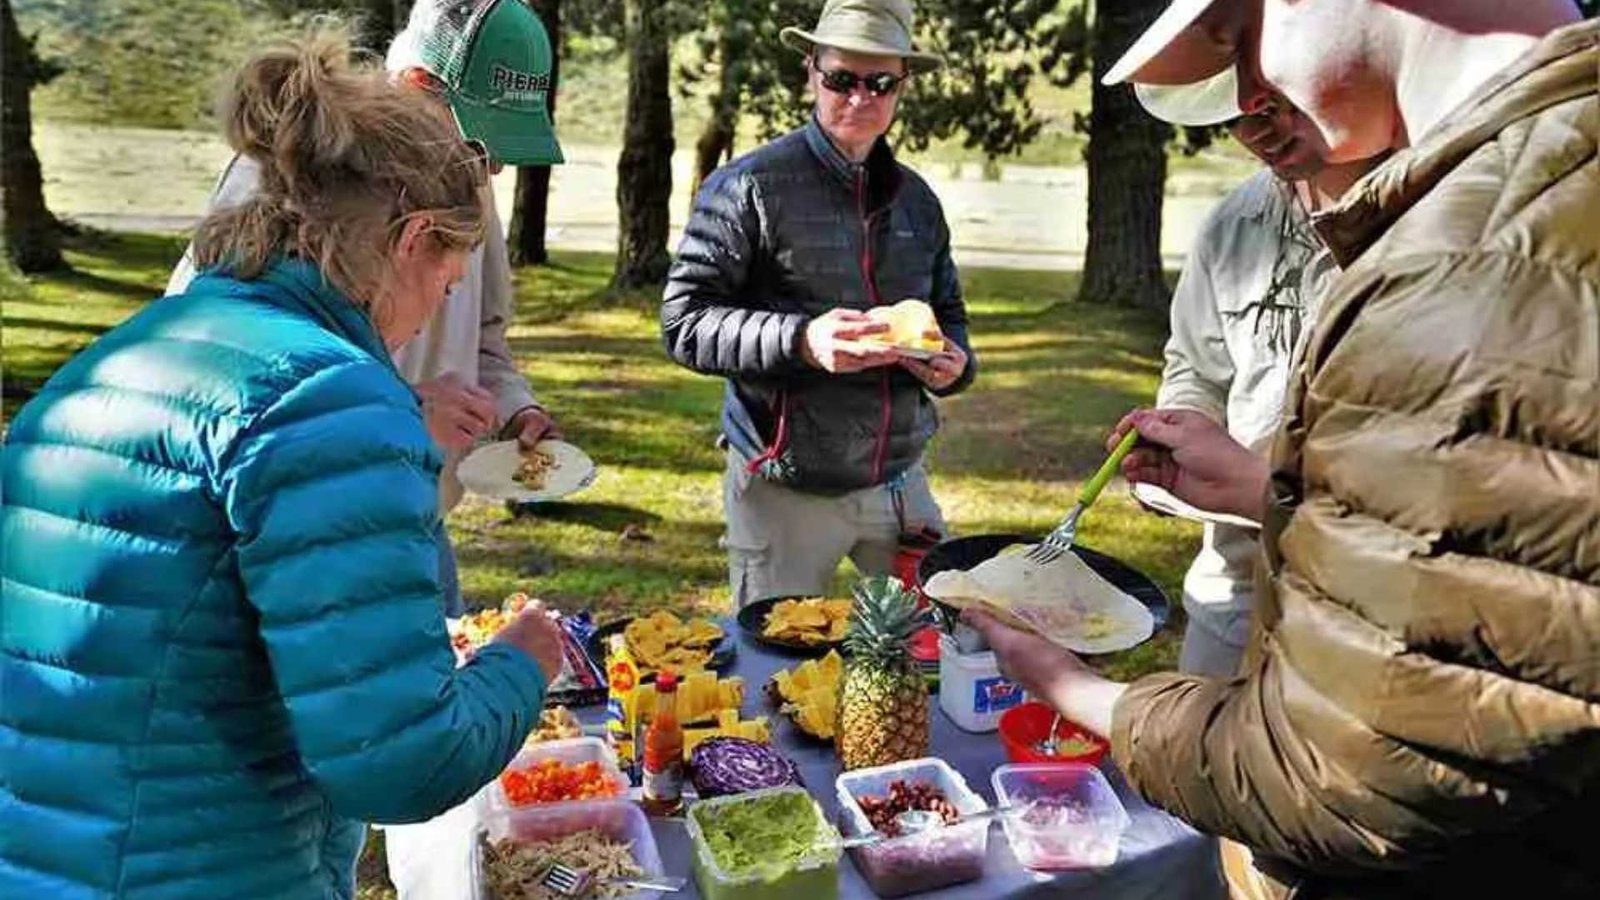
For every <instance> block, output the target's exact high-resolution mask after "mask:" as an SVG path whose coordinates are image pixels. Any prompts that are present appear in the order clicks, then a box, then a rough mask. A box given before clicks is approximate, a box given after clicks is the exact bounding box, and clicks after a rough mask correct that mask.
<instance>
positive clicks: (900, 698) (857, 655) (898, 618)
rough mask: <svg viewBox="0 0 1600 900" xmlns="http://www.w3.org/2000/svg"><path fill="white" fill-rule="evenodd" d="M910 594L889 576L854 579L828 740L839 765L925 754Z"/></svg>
mask: <svg viewBox="0 0 1600 900" xmlns="http://www.w3.org/2000/svg"><path fill="white" fill-rule="evenodd" d="M918 626H919V622H918V619H917V600H916V596H915V595H914V594H912V593H911V592H910V591H908V590H906V589H905V587H903V586H902V585H901V584H900V582H899V581H898V580H896V579H893V578H869V579H866V580H864V581H862V582H861V583H860V584H858V585H856V589H855V608H854V609H853V610H852V611H851V614H850V629H849V631H848V632H847V633H846V635H845V638H844V649H845V654H846V656H847V657H848V662H847V663H846V664H845V670H844V678H843V679H841V681H840V683H839V727H838V728H837V729H836V731H835V742H836V744H837V746H838V750H839V759H840V761H841V762H842V763H843V764H844V768H845V769H846V770H849V769H860V768H865V767H867V766H881V765H886V764H888V763H893V762H900V761H901V760H907V759H917V758H919V757H923V756H927V755H928V685H927V682H926V681H925V680H924V679H923V676H922V672H921V670H920V669H919V668H918V666H917V662H916V660H914V659H912V657H911V634H912V632H914V631H916V629H917V628H918Z"/></svg>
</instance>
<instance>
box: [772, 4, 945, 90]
mask: <svg viewBox="0 0 1600 900" xmlns="http://www.w3.org/2000/svg"><path fill="white" fill-rule="evenodd" d="M915 25H916V12H915V11H914V10H913V9H912V8H911V0H828V2H827V4H826V5H824V6H823V7H822V15H821V16H818V17H817V27H816V28H814V29H812V30H811V31H804V30H802V29H800V28H796V27H795V26H793V25H791V26H789V27H788V28H785V29H783V31H781V32H779V33H778V37H779V39H780V40H782V41H783V42H784V43H785V44H787V45H788V46H790V47H792V48H794V49H796V50H799V51H800V52H801V53H810V52H811V51H812V49H813V48H815V47H819V46H820V47H832V48H834V49H836V50H848V51H850V52H852V53H866V54H871V55H873V56H898V57H900V58H902V59H904V60H905V61H906V71H908V72H913V73H915V72H932V71H934V70H935V69H938V68H939V67H940V66H943V65H944V60H942V59H940V58H939V57H938V56H937V55H935V54H932V53H923V52H922V51H920V50H917V49H916V48H915V47H913V46H912V43H911V33H912V31H913V29H914V27H915Z"/></svg>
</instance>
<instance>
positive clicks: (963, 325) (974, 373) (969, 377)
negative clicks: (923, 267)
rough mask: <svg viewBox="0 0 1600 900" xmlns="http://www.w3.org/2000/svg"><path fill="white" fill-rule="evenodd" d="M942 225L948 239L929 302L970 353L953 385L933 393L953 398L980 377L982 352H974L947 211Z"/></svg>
mask: <svg viewBox="0 0 1600 900" xmlns="http://www.w3.org/2000/svg"><path fill="white" fill-rule="evenodd" d="M939 225H940V230H941V231H942V232H943V236H944V240H943V242H942V243H941V244H940V247H939V253H938V255H937V256H936V257H935V258H934V262H933V290H932V292H931V293H930V295H929V298H928V305H929V306H931V307H932V308H933V315H934V318H936V319H937V320H938V321H939V330H940V331H942V332H944V335H945V337H947V338H949V339H950V340H952V341H954V342H955V343H956V345H957V346H959V347H960V348H961V349H962V351H963V352H965V353H966V354H967V368H966V370H965V371H963V372H962V373H961V377H960V378H957V379H956V380H955V382H954V383H952V384H951V385H950V386H949V387H947V388H945V389H944V390H942V391H934V392H933V393H934V394H936V395H937V396H940V397H952V396H954V395H956V394H959V393H961V392H962V391H964V390H966V389H967V388H968V387H970V386H971V385H972V382H973V379H975V378H977V377H978V355H977V354H976V353H974V352H973V351H972V341H971V339H970V338H969V337H968V335H967V305H966V303H965V301H963V300H962V297H961V275H960V273H959V272H957V271H956V263H955V259H954V258H953V257H952V256H951V255H950V230H949V228H948V227H946V226H945V224H944V213H943V211H940V213H939Z"/></svg>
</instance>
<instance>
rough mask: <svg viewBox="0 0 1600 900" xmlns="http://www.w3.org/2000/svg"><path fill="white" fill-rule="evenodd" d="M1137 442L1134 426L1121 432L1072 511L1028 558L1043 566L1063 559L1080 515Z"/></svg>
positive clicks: (1029, 552) (1137, 435)
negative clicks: (1120, 437)
mask: <svg viewBox="0 0 1600 900" xmlns="http://www.w3.org/2000/svg"><path fill="white" fill-rule="evenodd" d="M1138 442H1139V432H1137V431H1135V430H1134V429H1132V428H1130V429H1128V433H1127V434H1125V435H1123V436H1122V440H1121V441H1119V442H1117V447H1116V449H1115V450H1112V451H1111V455H1110V456H1108V457H1106V461H1105V462H1104V463H1103V464H1102V465H1101V466H1100V470H1099V471H1098V472H1095V473H1094V477H1093V478H1091V479H1089V481H1088V483H1087V484H1085V485H1084V486H1083V490H1081V491H1079V492H1078V502H1077V503H1076V504H1074V505H1073V507H1072V512H1069V513H1067V517H1066V518H1065V519H1062V520H1061V524H1060V525H1057V526H1056V527H1055V530H1054V531H1051V532H1050V533H1049V534H1047V535H1045V537H1044V540H1042V541H1040V542H1039V543H1037V544H1035V545H1034V547H1033V549H1032V550H1029V551H1028V553H1027V555H1026V556H1025V557H1024V558H1025V559H1027V560H1028V561H1030V562H1033V563H1037V564H1038V565H1041V566H1042V565H1048V564H1049V563H1053V562H1055V561H1056V560H1058V559H1060V558H1061V555H1062V554H1063V553H1066V552H1067V551H1069V550H1071V549H1072V542H1073V540H1074V539H1076V538H1077V536H1078V519H1080V518H1081V517H1082V516H1083V513H1084V510H1087V509H1088V508H1089V507H1091V506H1093V505H1094V501H1095V500H1097V499H1099V497H1100V492H1101V491H1103V490H1105V488H1106V484H1107V483H1108V482H1110V481H1111V476H1112V475H1115V474H1116V473H1117V469H1118V468H1120V467H1121V466H1122V460H1123V458H1124V457H1126V456H1127V455H1128V451H1130V450H1132V449H1133V445H1134V444H1136V443H1138Z"/></svg>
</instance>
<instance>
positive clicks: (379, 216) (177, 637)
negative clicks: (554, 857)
mask: <svg viewBox="0 0 1600 900" xmlns="http://www.w3.org/2000/svg"><path fill="white" fill-rule="evenodd" d="M348 54H349V50H348V46H347V45H346V44H345V43H344V42H343V41H342V40H341V39H339V38H334V37H328V36H319V37H315V38H313V39H310V40H308V41H306V42H304V43H301V44H297V45H290V46H288V47H284V48H278V49H274V50H269V51H266V52H264V53H262V54H261V55H259V56H258V57H257V58H255V59H254V60H253V61H252V62H251V63H249V64H248V65H247V66H246V67H245V68H244V69H243V70H242V71H241V72H240V74H239V76H238V78H237V80H236V84H235V90H234V95H233V98H232V100H231V102H230V104H229V107H228V111H227V116H226V119H227V123H228V134H229V139H230V141H231V142H232V143H233V145H234V147H235V148H236V149H237V150H238V151H239V152H241V153H246V154H250V155H251V156H253V157H255V158H256V159H257V160H258V161H259V162H260V163H261V164H262V168H263V171H264V180H263V184H262V190H261V192H260V193H259V195H258V196H257V197H256V198H254V199H252V200H251V201H249V202H247V203H245V204H244V205H243V206H240V207H235V208H232V209H229V210H227V211H223V212H219V213H217V214H215V215H213V216H212V217H211V218H209V219H207V220H206V221H205V222H204V223H203V224H202V225H201V227H200V230H199V233H198V235H197V237H196V240H195V247H196V251H197V255H198V257H199V259H200V262H201V264H202V267H206V268H209V273H208V274H206V275H204V276H202V277H200V278H199V279H197V280H196V281H195V282H194V283H193V285H192V286H191V287H190V289H189V290H188V292H187V293H185V294H183V295H180V296H177V297H171V298H167V299H163V300H160V301H157V302H154V303H152V304H151V305H150V306H149V307H148V308H147V309H145V310H144V311H143V312H141V313H140V314H138V315H136V316H134V317H133V318H132V319H130V320H129V321H128V322H127V323H125V324H124V325H122V326H120V327H118V328H116V329H114V330H112V331H111V332H109V333H108V334H106V335H105V336H104V337H102V338H101V339H100V340H99V341H97V342H96V343H95V344H94V345H93V346H91V347H90V348H89V349H87V350H85V351H84V352H83V353H82V354H80V355H79V356H77V357H76V358H75V359H73V360H72V361H70V362H69V363H68V364H67V365H65V366H64V367H63V368H62V369H61V371H60V372H58V373H57V374H56V376H55V377H54V378H52V379H51V380H50V382H49V383H48V384H47V385H46V386H45V387H44V389H43V390H42V391H41V392H40V394H39V396H37V397H35V398H34V399H33V401H32V402H30V403H29V404H28V405H27V406H25V407H23V408H22V410H21V411H20V412H19V413H18V414H17V416H16V418H15V420H14V421H13V423H12V426H11V431H10V434H9V437H8V442H7V445H6V446H5V448H4V452H3V455H0V478H3V482H0V483H3V485H4V500H3V506H0V554H3V556H0V562H3V582H0V584H3V587H0V590H3V593H0V601H3V602H0V897H5V898H23V897H40V898H45V897H48V898H51V900H77V898H96V900H99V898H128V900H157V898H204V900H221V898H230V900H234V898H285V900H289V898H292V900H311V898H326V897H348V896H351V895H352V894H353V891H354V864H355V858H356V854H357V851H358V849H359V847H360V843H361V835H362V829H363V826H362V825H361V824H359V823H362V822H369V821H370V822H407V821H416V820H421V819H426V818H429V817H432V816H435V815H437V814H439V813H440V812H442V811H444V810H446V809H448V808H450V807H451V806H454V805H455V804H458V803H460V802H462V801H463V800H465V799H467V798H468V797H469V796H471V795H472V794H473V793H474V792H475V791H477V790H478V788H479V787H481V786H482V785H483V784H485V783H486V782H488V781H489V780H491V779H492V778H494V777H495V775H496V774H497V773H498V772H499V771H500V770H501V769H502V768H503V767H504V765H505V764H506V762H507V761H508V760H509V759H510V758H511V756H512V755H513V753H514V752H515V751H516V750H517V748H518V747H519V746H520V745H521V744H522V741H523V739H524V737H525V736H526V734H527V732H528V731H529V730H530V729H531V727H532V726H533V725H534V723H535V721H536V720H537V717H538V713H539V708H540V705H541V701H542V698H543V694H544V689H545V685H546V683H547V680H548V678H550V677H552V674H553V673H554V672H556V671H557V670H558V669H559V665H560V662H559V660H560V655H559V643H558V635H557V632H556V630H555V626H554V625H552V624H551V622H550V620H549V618H548V617H547V616H546V615H544V614H543V613H542V612H540V611H537V610H533V611H530V612H528V613H525V614H524V616H523V617H522V618H520V619H518V620H517V621H516V622H514V623H513V625H512V626H511V627H510V628H509V629H507V631H506V632H504V633H503V634H502V636H501V638H500V640H499V641H498V642H497V643H494V644H492V645H490V646H489V647H487V648H485V649H484V650H483V651H482V652H481V653H479V654H478V655H477V656H476V657H475V658H474V659H473V661H472V662H470V663H469V664H467V665H465V666H464V667H461V668H459V669H458V668H456V666H455V661H454V658H453V655H452V653H451V650H450V645H449V641H448V639H447V637H446V634H445V628H444V619H443V616H442V612H441V609H440V583H439V554H438V552H437V549H436V548H437V543H436V542H437V540H438V538H439V534H440V532H439V530H440V527H441V525H440V522H439V518H438V514H437V512H436V508H437V494H436V489H435V481H436V477H437V473H438V469H439V465H440V458H439V455H438V453H437V451H436V450H435V449H434V447H433V445H432V444H431V443H430V441H429V438H428V434H427V431H426V430H425V428H424V425H423V420H422V416H421V412H420V410H419V408H418V405H417V400H416V398H415V396H414V395H413V394H412V392H411V391H410V389H409V388H407V386H406V385H405V383H404V382H403V381H402V380H401V379H400V377H399V376H398V375H397V374H396V372H395V370H394V368H393V365H392V364H391V363H390V361H389V350H390V349H392V348H393V347H396V346H398V345H400V344H402V343H404V342H405V340H406V339H408V338H409V337H410V336H411V335H412V334H414V333H415V332H416V330H417V328H418V327H420V325H421V324H422V323H423V322H425V321H426V319H427V317H428V316H429V315H431V314H432V313H433V311H434V310H435V309H436V308H437V307H438V305H439V304H440V303H441V302H442V301H443V298H444V296H445V291H446V288H447V287H448V286H449V284H450V282H451V281H452V280H453V279H454V278H456V277H459V273H460V271H461V267H462V265H463V264H464V261H465V258H466V254H467V252H468V251H469V249H470V248H471V246H472V244H473V243H474V242H475V241H476V240H477V238H478V236H479V235H480V234H481V233H482V229H483V227H484V224H483V223H484V213H483V206H482V204H481V201H480V199H479V198H480V196H481V194H480V191H481V190H483V189H484V186H485V183H486V177H487V173H486V171H485V168H484V164H483V161H482V159H481V158H479V157H478V156H477V155H476V154H475V153H474V152H473V150H472V149H471V148H469V147H468V146H467V145H465V144H464V143H463V142H462V141H461V140H460V137H459V135H458V133H457V132H456V130H455V128H454V126H453V124H452V123H451V122H450V121H449V120H448V119H447V118H446V117H445V116H444V114H443V113H442V111H441V110H439V109H438V108H436V105H435V104H430V103H418V102H416V101H415V97H408V96H405V92H406V91H408V90H411V89H410V88H405V87H400V86H391V85H389V84H388V83H387V82H386V81H385V80H384V78H383V76H382V74H381V73H378V72H375V71H368V70H366V69H356V68H352V67H351V66H350V64H349V63H348Z"/></svg>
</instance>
